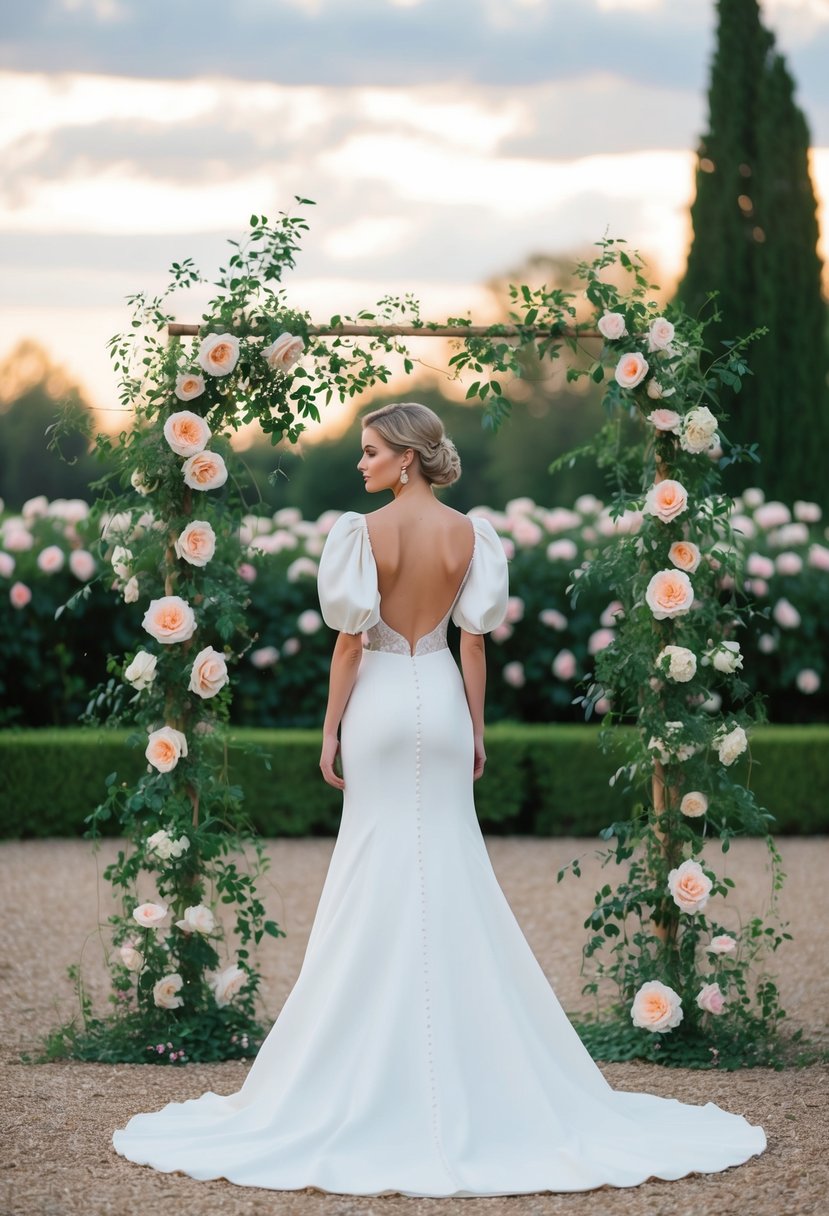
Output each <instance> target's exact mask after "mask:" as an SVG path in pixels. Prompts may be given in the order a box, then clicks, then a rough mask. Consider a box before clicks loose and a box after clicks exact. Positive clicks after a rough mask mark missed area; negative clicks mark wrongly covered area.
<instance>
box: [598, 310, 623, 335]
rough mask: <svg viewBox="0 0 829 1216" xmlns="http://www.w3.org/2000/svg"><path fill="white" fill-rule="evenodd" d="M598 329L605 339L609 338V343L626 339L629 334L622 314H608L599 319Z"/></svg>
mask: <svg viewBox="0 0 829 1216" xmlns="http://www.w3.org/2000/svg"><path fill="white" fill-rule="evenodd" d="M596 328H597V329H598V331H599V333H600V334H601V335H602V337H603V338H607V339H608V341H609V342H615V341H616V339H617V338H624V336H625V334H626V333H627V326H626V325H625V318H624V317H623V316H622V314H621V313H620V312H606V313H605V314H604V315H603V316H601V317H599V319H598V321H597V322H596Z"/></svg>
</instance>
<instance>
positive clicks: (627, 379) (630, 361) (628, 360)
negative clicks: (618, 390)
mask: <svg viewBox="0 0 829 1216" xmlns="http://www.w3.org/2000/svg"><path fill="white" fill-rule="evenodd" d="M613 374H614V376H615V377H616V383H617V384H619V385H621V387H622V388H636V386H637V384H641V383H642V381H643V380H644V379H645V376H647V374H648V362H647V359H646V358H645V356H644V355H640V354H639V352H638V351H631V353H630V354H627V355H622V357H621V359H620V360H619V362H618V363H617V364H616V371H615V372H614V373H613Z"/></svg>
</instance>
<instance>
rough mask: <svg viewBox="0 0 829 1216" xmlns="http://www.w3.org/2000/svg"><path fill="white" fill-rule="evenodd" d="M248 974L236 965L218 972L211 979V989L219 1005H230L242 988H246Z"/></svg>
mask: <svg viewBox="0 0 829 1216" xmlns="http://www.w3.org/2000/svg"><path fill="white" fill-rule="evenodd" d="M247 978H248V975H247V972H246V971H243V970H242V968H241V967H237V966H236V964H235V963H234V964H233V966H231V967H225V969H224V971H219V972H216V973H215V974H214V975H213V976H211V977H210V980H209V983H210V987H211V988H212V989H213V992H214V994H215V997H216V1004H217V1005H228V1004H230V1002H231V1001H232V1000H233V998H234V996H235V995H236V993H237V992H238V991H239V989H240V988H244V986H245V984H246V983H247Z"/></svg>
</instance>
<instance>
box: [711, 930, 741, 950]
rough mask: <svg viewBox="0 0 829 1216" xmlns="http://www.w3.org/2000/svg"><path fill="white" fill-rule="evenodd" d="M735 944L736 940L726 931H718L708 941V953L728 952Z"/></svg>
mask: <svg viewBox="0 0 829 1216" xmlns="http://www.w3.org/2000/svg"><path fill="white" fill-rule="evenodd" d="M736 946H737V943H736V941H735V940H734V938H733V937H731V936H730V935H729V934H728V933H719V934H718V935H717V936H716V937H712V938H711V941H710V942H709V943H708V953H709V954H729V953H730V952H731V951H732V950H734V949H735V948H736Z"/></svg>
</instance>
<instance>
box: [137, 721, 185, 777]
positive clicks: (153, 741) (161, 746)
mask: <svg viewBox="0 0 829 1216" xmlns="http://www.w3.org/2000/svg"><path fill="white" fill-rule="evenodd" d="M144 755H145V756H146V757H147V759H148V760H149V762H150V764H151V765H152V766H153V768H157V769H158V771H159V772H160V773H169V772H170V770H171V769H174V768H175V767H176V765H177V764H178V762H179V760H180V758H181V757H182V756H186V755H187V739H186V738H185V736H184V735H183V734H182V732H181V731H180V730H176V728H175V727H174V726H162V727H161V729H160V730H153V731H150V737H149V739H148V740H147V747H146V749H145V751H144Z"/></svg>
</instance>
